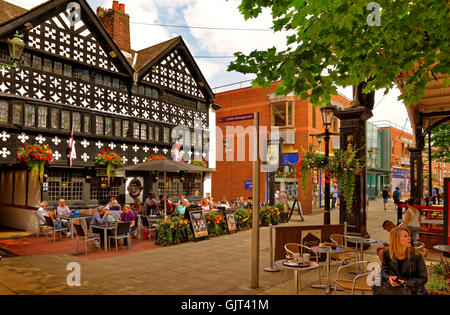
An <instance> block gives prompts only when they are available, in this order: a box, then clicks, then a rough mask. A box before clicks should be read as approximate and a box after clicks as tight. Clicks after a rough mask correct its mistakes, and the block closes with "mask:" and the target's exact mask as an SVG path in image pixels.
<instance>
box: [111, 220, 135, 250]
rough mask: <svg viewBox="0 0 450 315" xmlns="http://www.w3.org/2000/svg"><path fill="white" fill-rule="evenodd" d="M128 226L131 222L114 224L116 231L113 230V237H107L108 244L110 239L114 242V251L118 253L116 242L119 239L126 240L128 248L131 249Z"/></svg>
mask: <svg viewBox="0 0 450 315" xmlns="http://www.w3.org/2000/svg"><path fill="white" fill-rule="evenodd" d="M130 225H131V222H117V223H116V229H115V230H114V235H112V236H108V243H109V240H110V239H112V238H113V239H114V240H115V241H116V251H118V248H117V241H118V240H120V239H125V238H126V239H127V240H128V241H127V243H128V248H129V249H130V248H131V234H130Z"/></svg>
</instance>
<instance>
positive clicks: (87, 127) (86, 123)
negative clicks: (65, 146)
mask: <svg viewBox="0 0 450 315" xmlns="http://www.w3.org/2000/svg"><path fill="white" fill-rule="evenodd" d="M83 132H85V133H91V115H89V114H84V116H83Z"/></svg>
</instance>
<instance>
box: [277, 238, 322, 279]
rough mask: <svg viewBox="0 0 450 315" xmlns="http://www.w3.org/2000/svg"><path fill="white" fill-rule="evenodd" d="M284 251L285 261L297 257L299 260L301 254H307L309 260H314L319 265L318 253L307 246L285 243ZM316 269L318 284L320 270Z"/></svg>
mask: <svg viewBox="0 0 450 315" xmlns="http://www.w3.org/2000/svg"><path fill="white" fill-rule="evenodd" d="M284 249H285V250H286V258H287V259H293V258H297V257H298V258H300V257H302V256H303V254H309V255H310V256H309V258H310V259H315V260H316V263H317V264H319V257H320V253H318V252H316V251H315V250H314V249H312V248H309V247H308V246H305V245H302V244H297V243H286V244H285V245H284ZM317 269H319V283H321V277H320V268H317ZM300 275H301V273H300Z"/></svg>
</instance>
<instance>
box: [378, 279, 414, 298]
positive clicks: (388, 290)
mask: <svg viewBox="0 0 450 315" xmlns="http://www.w3.org/2000/svg"><path fill="white" fill-rule="evenodd" d="M372 293H373V295H411V294H412V292H411V289H410V288H408V287H406V286H401V287H395V288H394V287H391V286H390V285H389V284H386V283H384V282H383V281H382V282H381V285H380V286H375V285H374V286H373V287H372Z"/></svg>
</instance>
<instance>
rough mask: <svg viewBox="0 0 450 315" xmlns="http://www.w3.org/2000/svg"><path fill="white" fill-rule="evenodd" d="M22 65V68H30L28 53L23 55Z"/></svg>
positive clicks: (29, 55)
mask: <svg viewBox="0 0 450 315" xmlns="http://www.w3.org/2000/svg"><path fill="white" fill-rule="evenodd" d="M22 64H23V66H24V67H31V54H30V53H27V52H25V53H23V56H22Z"/></svg>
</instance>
